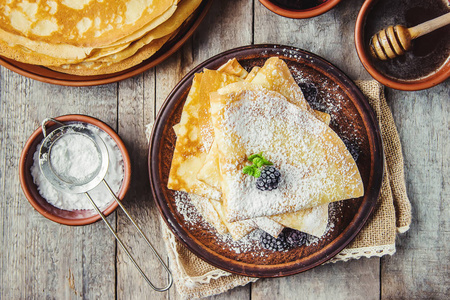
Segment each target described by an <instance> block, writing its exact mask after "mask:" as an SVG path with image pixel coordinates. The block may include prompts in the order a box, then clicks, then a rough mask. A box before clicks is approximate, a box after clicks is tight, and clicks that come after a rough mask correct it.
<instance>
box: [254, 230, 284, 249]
mask: <svg viewBox="0 0 450 300" xmlns="http://www.w3.org/2000/svg"><path fill="white" fill-rule="evenodd" d="M260 242H261V245H262V247H263V248H264V249H267V250H271V251H285V250H288V249H289V248H290V245H289V243H288V242H287V241H286V235H285V234H284V232H283V231H282V232H281V233H280V234H279V235H278V237H277V238H274V237H273V236H271V235H270V234H268V233H267V232H265V231H263V232H262V233H261V236H260Z"/></svg>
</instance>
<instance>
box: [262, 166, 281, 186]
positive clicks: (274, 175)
mask: <svg viewBox="0 0 450 300" xmlns="http://www.w3.org/2000/svg"><path fill="white" fill-rule="evenodd" d="M280 178H281V174H280V171H278V170H277V168H275V167H274V166H265V167H264V169H262V170H261V176H259V177H258V179H257V180H256V187H257V188H258V189H259V190H261V191H271V190H275V189H276V188H277V187H278V183H279V182H280Z"/></svg>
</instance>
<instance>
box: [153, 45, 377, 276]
mask: <svg viewBox="0 0 450 300" xmlns="http://www.w3.org/2000/svg"><path fill="white" fill-rule="evenodd" d="M254 49H260V50H261V51H264V50H267V49H269V50H270V49H272V50H273V49H291V50H294V51H301V52H304V53H305V54H307V55H309V56H310V58H314V59H319V60H321V61H323V62H324V63H326V64H327V65H328V66H329V67H330V68H332V69H334V71H336V72H338V73H339V75H340V76H341V77H340V78H341V79H342V80H343V82H346V83H351V84H352V85H353V86H354V87H355V88H356V89H354V92H355V93H356V94H357V95H358V97H359V98H360V99H364V100H365V101H362V102H361V104H362V106H361V107H362V109H363V110H364V111H365V113H366V115H367V117H368V122H370V125H371V126H372V129H373V132H372V133H373V134H372V135H373V136H372V138H373V139H371V136H370V134H369V142H370V143H371V148H373V150H374V152H373V156H374V165H377V166H378V168H374V169H373V172H372V174H371V179H372V178H376V179H377V180H372V181H369V182H371V183H372V186H371V188H370V189H369V190H368V192H367V195H365V196H364V198H366V197H367V201H366V202H367V203H366V205H365V206H364V207H362V206H363V205H361V207H360V208H359V209H358V214H360V217H361V215H363V216H362V217H361V218H360V219H359V220H358V221H360V222H359V224H358V226H357V227H356V228H354V230H352V231H351V230H346V231H344V232H343V233H341V234H340V235H339V236H338V237H337V239H339V240H340V241H343V243H341V244H340V245H339V247H336V248H335V249H334V250H332V251H330V252H328V253H326V257H324V258H323V259H321V260H318V261H316V262H315V263H314V264H311V265H309V266H308V267H307V268H299V269H291V270H288V271H280V270H275V271H273V270H272V271H271V272H270V273H269V272H261V271H260V272H258V271H255V270H253V271H252V270H250V269H249V266H253V265H249V264H242V265H240V266H239V267H238V268H236V265H235V264H233V266H232V267H230V266H229V265H227V264H226V260H229V261H231V260H230V259H225V260H224V261H223V262H222V261H221V260H219V262H220V263H219V262H218V260H217V257H216V256H214V255H213V254H212V253H209V252H207V251H204V250H203V249H202V248H201V247H199V245H198V244H197V243H196V241H195V240H193V239H191V238H190V237H188V236H184V234H183V232H184V231H185V229H183V228H182V227H181V226H180V224H178V223H177V221H176V219H175V217H174V215H173V214H172V212H171V210H170V209H169V208H168V206H167V203H166V201H165V198H164V197H163V195H162V193H161V192H160V191H159V189H157V183H156V182H155V178H156V177H157V176H158V172H159V169H158V168H157V160H158V158H157V155H156V154H157V148H158V147H157V143H158V142H157V137H161V136H162V134H161V130H159V127H160V126H162V122H161V119H162V115H163V114H164V113H165V112H166V108H167V107H168V106H169V104H170V102H172V101H175V100H176V99H177V98H176V97H175V95H177V93H181V92H180V88H182V86H184V85H185V84H189V85H190V84H191V80H192V76H193V75H194V74H195V73H197V72H199V71H200V70H202V69H203V68H204V67H206V66H208V67H209V66H215V67H218V66H219V65H220V63H223V62H220V60H221V59H222V58H223V57H227V56H229V55H233V54H236V53H241V52H244V53H245V52H246V51H247V52H251V51H254ZM219 62H220V63H219ZM174 99H175V100H174ZM376 120H377V119H376V117H375V113H374V112H373V109H372V108H371V107H370V105H369V103H368V102H367V100H366V97H365V96H364V94H362V92H361V91H360V90H359V88H358V87H357V86H356V85H354V83H353V81H351V80H350V79H349V78H348V76H347V75H345V74H344V73H343V72H342V71H341V70H340V69H338V68H337V67H335V66H334V65H332V64H331V63H329V62H328V61H327V60H325V59H323V58H321V57H319V56H317V55H316V54H313V53H310V52H308V51H305V50H302V49H299V48H295V47H291V46H282V45H272V44H261V45H250V46H243V47H238V48H234V49H231V50H228V51H225V52H223V53H220V54H218V55H216V56H214V57H211V58H210V59H208V60H206V61H204V62H202V63H201V64H199V65H198V66H197V67H195V68H193V69H192V70H191V71H190V72H189V73H188V74H186V75H185V76H184V77H183V78H182V79H181V81H180V82H179V83H178V84H177V85H176V86H175V88H174V89H173V90H172V91H171V93H170V94H169V95H168V96H167V98H166V100H165V101H164V103H163V104H162V106H161V108H160V110H159V113H158V116H157V118H156V119H155V123H154V124H153V129H152V134H151V138H150V143H149V152H148V162H147V163H148V170H149V180H150V186H151V190H152V195H153V199H154V201H155V203H156V206H157V207H158V210H159V212H160V214H161V216H162V219H163V220H164V221H165V223H166V225H167V226H168V227H169V229H170V230H171V231H172V232H173V233H174V235H175V237H176V238H177V240H178V241H180V242H181V243H182V244H183V245H184V246H186V247H187V248H188V249H189V250H190V251H192V252H193V253H194V254H196V255H197V256H198V257H200V258H201V259H203V260H204V261H206V262H207V263H209V264H211V265H213V266H215V267H217V268H220V269H222V270H225V271H228V272H231V273H235V274H239V275H244V276H250V277H258V278H269V277H283V276H289V275H294V274H297V273H300V272H303V271H306V270H309V269H311V268H314V267H316V266H318V265H320V264H322V263H324V262H325V261H327V260H329V259H331V258H332V257H334V256H335V255H337V254H338V253H339V252H340V251H341V250H342V249H344V248H345V247H346V246H347V245H348V244H349V243H350V242H351V241H352V240H353V239H354V238H355V237H356V235H357V234H358V233H359V232H360V230H361V229H362V227H363V226H364V224H365V223H366V222H367V220H368V219H369V217H370V215H371V214H372V212H373V210H374V208H375V206H376V202H377V199H378V196H379V194H380V191H381V183H382V178H383V174H384V164H383V160H384V152H383V147H382V140H381V131H380V128H379V125H378V122H377V121H376ZM158 140H159V139H158ZM155 149H156V150H155ZM153 152H155V153H153ZM152 154H155V155H152ZM153 165H155V167H153ZM361 210H364V211H361ZM354 222H355V220H352V222H351V223H354ZM351 223H350V224H351ZM350 224H349V226H350Z"/></svg>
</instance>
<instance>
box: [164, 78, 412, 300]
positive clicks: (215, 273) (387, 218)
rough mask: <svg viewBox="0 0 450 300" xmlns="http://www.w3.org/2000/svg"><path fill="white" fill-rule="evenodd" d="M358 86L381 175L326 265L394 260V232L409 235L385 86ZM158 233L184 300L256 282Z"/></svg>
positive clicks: (395, 136) (167, 232) (406, 202)
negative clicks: (364, 214) (373, 129)
mask: <svg viewBox="0 0 450 300" xmlns="http://www.w3.org/2000/svg"><path fill="white" fill-rule="evenodd" d="M356 84H357V85H358V87H359V88H360V89H361V91H362V92H363V93H364V94H365V95H366V97H367V99H368V101H369V103H370V105H371V106H372V108H373V110H374V112H375V114H376V116H377V119H378V122H379V125H380V128H381V135H382V139H383V146H384V154H385V161H384V164H385V173H384V178H383V183H382V187H381V194H380V197H379V199H378V202H377V206H376V208H375V211H374V213H373V214H372V216H371V217H370V219H369V220H368V222H367V224H366V225H365V226H364V228H363V229H362V230H361V232H360V233H359V234H358V236H357V237H356V238H355V239H354V240H353V241H352V242H351V244H349V245H348V246H347V247H346V248H345V249H344V250H342V251H341V252H340V253H339V254H338V255H336V256H335V257H334V258H332V259H331V260H330V261H329V262H338V261H347V260H349V259H359V258H361V257H372V256H378V257H381V256H383V255H386V254H390V255H392V254H394V253H395V236H396V234H397V232H400V233H401V232H405V231H407V230H408V229H409V225H410V223H411V204H410V202H409V199H408V196H407V194H406V187H405V178H404V170H403V155H402V150H401V144H400V139H399V136H398V133H397V129H396V127H395V123H394V119H393V117H392V113H391V111H390V109H389V107H388V105H387V103H386V98H385V95H384V87H383V86H382V85H381V84H380V83H378V82H377V81H375V80H371V81H356ZM161 228H162V235H163V238H164V240H165V244H166V247H167V252H168V255H169V264H170V269H171V270H172V274H173V277H174V282H175V285H176V288H177V291H178V293H179V294H180V295H181V296H182V298H184V299H192V298H201V297H207V296H211V295H216V294H220V293H223V292H225V291H227V290H229V289H232V288H234V287H237V286H241V285H245V284H247V283H249V282H254V281H256V280H257V278H250V277H245V276H240V275H235V274H231V273H228V272H225V271H223V270H220V269H217V268H215V267H213V266H211V265H210V264H208V263H206V262H204V261H203V260H201V259H200V258H198V257H197V256H196V255H195V254H193V253H192V252H190V251H189V250H187V249H186V248H185V247H184V246H183V245H182V244H181V243H180V242H179V241H178V240H177V239H176V238H175V236H174V235H173V234H172V232H171V231H170V230H169V228H168V227H167V225H166V224H165V223H164V222H163V221H162V220H161Z"/></svg>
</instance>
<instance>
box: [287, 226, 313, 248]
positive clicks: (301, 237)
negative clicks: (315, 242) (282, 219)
mask: <svg viewBox="0 0 450 300" xmlns="http://www.w3.org/2000/svg"><path fill="white" fill-rule="evenodd" d="M286 241H287V242H288V243H289V244H290V245H291V246H301V245H303V244H306V242H307V241H308V235H307V234H306V233H304V232H301V231H298V230H294V229H291V230H289V231H288V232H287V233H286Z"/></svg>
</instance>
